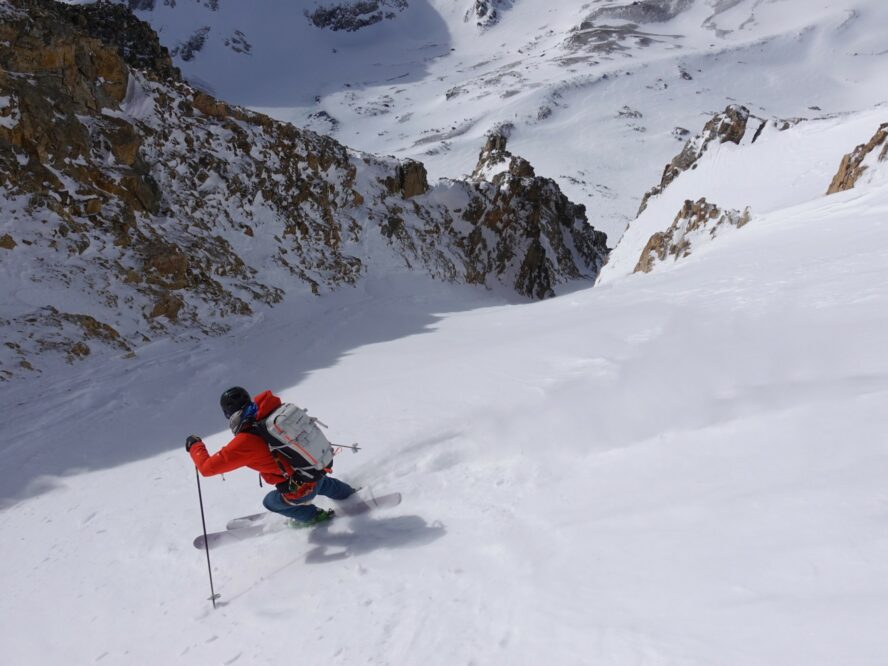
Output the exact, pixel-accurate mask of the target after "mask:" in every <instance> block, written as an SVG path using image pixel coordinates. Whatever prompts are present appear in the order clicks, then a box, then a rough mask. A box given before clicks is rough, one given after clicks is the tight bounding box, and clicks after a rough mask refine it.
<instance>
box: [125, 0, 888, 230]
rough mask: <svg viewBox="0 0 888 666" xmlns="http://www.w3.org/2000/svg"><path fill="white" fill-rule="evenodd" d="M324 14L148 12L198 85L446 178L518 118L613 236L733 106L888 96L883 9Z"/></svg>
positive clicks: (605, 5)
mask: <svg viewBox="0 0 888 666" xmlns="http://www.w3.org/2000/svg"><path fill="white" fill-rule="evenodd" d="M322 4H323V3H322ZM339 4H343V5H348V4H355V3H339ZM369 4H375V3H369ZM171 5H175V6H171ZM318 6H319V5H318V3H315V2H307V1H303V2H284V1H283V0H262V1H261V2H258V3H242V2H225V1H224V0H223V1H221V2H219V3H204V2H197V1H194V0H192V1H180V2H177V3H161V2H156V3H154V6H153V9H152V10H151V11H140V12H139V15H140V16H141V17H143V18H145V19H146V20H149V21H151V22H152V24H153V25H154V26H155V27H156V28H157V29H158V30H159V31H160V33H161V39H162V40H163V41H164V43H165V44H166V45H167V46H169V47H170V48H174V49H175V48H177V47H178V46H179V45H182V44H185V43H187V42H188V41H189V40H190V39H191V38H192V37H193V36H194V35H198V36H200V35H204V34H205V38H202V39H203V44H202V47H201V49H200V50H198V51H193V53H192V55H193V57H191V58H190V59H188V60H185V59H183V57H182V55H181V52H180V55H179V57H178V59H177V64H178V65H180V66H181V67H182V69H183V71H184V72H185V74H186V76H188V77H189V79H190V80H191V81H192V82H196V83H200V82H203V85H205V86H206V87H207V88H210V89H212V90H214V91H215V92H216V93H218V94H219V95H220V96H222V97H223V98H225V99H227V100H230V101H234V102H238V103H242V104H246V105H248V106H252V107H261V108H262V109H264V110H265V111H266V112H268V113H269V114H271V115H272V116H274V117H277V118H280V119H283V120H290V121H293V122H294V123H295V124H297V125H298V126H307V127H311V128H312V129H315V130H317V131H320V132H323V133H332V134H333V135H334V136H336V138H337V139H339V140H341V141H343V142H344V143H345V144H347V145H350V146H354V147H356V148H360V149H363V150H368V151H371V152H375V153H380V154H393V155H396V156H398V157H410V158H414V159H420V160H422V161H423V162H424V163H425V164H426V165H427V168H428V169H429V173H430V175H431V176H432V178H436V177H440V176H448V177H456V176H460V175H463V174H467V173H469V172H470V171H471V169H472V168H473V167H474V165H475V157H476V155H477V147H478V146H479V145H480V144H481V143H482V142H483V137H484V136H485V135H486V133H487V132H488V131H489V130H491V128H493V127H495V126H497V125H501V124H503V123H511V124H512V125H513V126H514V131H513V134H512V139H511V142H512V143H511V149H512V150H513V151H514V152H515V153H516V154H519V155H522V156H523V157H525V158H527V159H528V160H529V161H530V162H531V163H532V164H534V166H535V167H536V168H537V169H538V170H539V171H540V172H541V173H547V174H552V175H553V176H554V177H555V178H556V179H557V181H558V183H559V185H560V186H561V187H562V189H563V190H564V191H565V192H566V193H567V194H568V196H570V197H571V199H572V200H574V201H577V202H579V203H583V204H585V205H586V208H587V210H588V211H589V216H590V221H591V223H592V224H593V225H594V226H595V227H596V228H597V229H601V230H603V231H605V232H606V233H607V234H608V236H609V238H610V239H611V244H615V243H616V241H617V240H618V239H619V237H620V235H621V234H622V232H623V230H624V228H625V227H626V225H627V223H628V221H629V220H630V219H632V217H634V215H635V212H636V210H637V208H638V204H639V200H640V197H641V195H642V194H643V192H644V190H645V188H646V187H648V186H649V184H652V183H654V182H656V179H657V177H658V175H659V170H660V169H661V167H662V165H663V164H664V163H665V162H666V161H668V159H669V158H670V157H671V156H672V155H673V154H674V153H675V149H676V138H678V139H679V140H681V141H683V140H684V138H685V137H684V132H686V131H690V132H694V131H695V130H696V128H698V127H699V126H700V121H701V119H702V118H705V117H706V116H707V115H709V114H712V113H715V112H717V111H720V110H721V109H723V108H724V107H725V106H726V105H727V104H729V103H735V102H736V103H741V104H744V105H746V106H747V107H748V108H750V110H752V112H753V113H756V114H758V115H760V116H762V117H764V118H770V117H780V118H792V117H816V116H820V115H823V114H829V113H833V112H845V111H855V110H861V109H864V108H869V107H871V106H872V105H873V104H875V103H878V102H881V101H885V98H886V93H885V90H888V67H886V66H885V61H886V58H888V55H886V53H885V45H884V44H883V40H882V35H881V31H880V30H879V29H878V26H884V25H886V24H888V5H886V4H885V3H884V2H882V0H833V1H831V2H828V3H826V2H823V3H813V4H812V3H811V2H808V0H783V1H782V2H761V1H760V0H729V1H726V2H725V1H718V2H716V1H714V0H686V1H685V0H682V1H677V0H670V1H668V2H667V1H665V0H664V1H660V0H658V1H653V0H652V1H646V2H630V1H629V0H620V1H616V0H608V1H607V2H598V3H594V4H591V5H590V4H589V3H588V2H586V1H584V0H558V1H557V2H545V3H542V2H537V1H536V0H515V1H514V2H476V1H469V0H465V1H459V2H454V1H453V0H415V1H411V2H409V3H408V6H407V7H406V8H404V9H403V11H400V10H397V11H396V10H392V13H394V14H395V15H394V17H393V18H391V19H387V20H383V21H380V22H379V23H375V24H373V25H370V26H367V27H365V28H362V29H361V30H359V31H355V32H348V31H344V30H340V31H332V30H330V29H325V28H318V27H317V26H315V25H314V24H313V23H312V22H311V21H310V20H309V19H308V18H307V17H306V14H305V12H306V11H308V12H309V13H310V12H311V11H314V9H316V8H317V7H318ZM214 7H215V8H214ZM257 8H260V9H257ZM494 13H495V14H494ZM494 15H495V16H496V19H497V20H496V21H495V22H493V21H492V20H488V19H489V18H490V17H492V16H494ZM269 17H274V18H273V20H271V19H269ZM467 17H468V18H470V19H471V20H468V21H467V20H466V18H467ZM478 23H482V24H483V25H482V26H479V25H478ZM207 28H209V30H208V31H206V29H207ZM245 44H248V45H249V49H247V46H246V45H245ZM553 146H554V147H556V148H555V149H553Z"/></svg>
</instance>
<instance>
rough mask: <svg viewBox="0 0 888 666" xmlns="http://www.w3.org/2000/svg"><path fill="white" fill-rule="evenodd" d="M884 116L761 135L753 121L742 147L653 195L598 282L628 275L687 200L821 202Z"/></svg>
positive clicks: (712, 154)
mask: <svg viewBox="0 0 888 666" xmlns="http://www.w3.org/2000/svg"><path fill="white" fill-rule="evenodd" d="M886 118H888V107H886V106H880V107H877V108H876V109H873V110H872V111H867V112H864V113H859V114H853V115H850V116H848V115H842V116H838V117H834V118H829V119H822V120H817V121H808V122H802V123H799V124H798V125H795V126H794V127H790V128H789V129H786V130H783V131H780V130H779V129H778V128H776V127H775V126H774V125H773V124H768V125H766V126H765V128H764V129H763V130H762V132H761V133H760V134H759V135H758V136H756V128H757V127H758V123H752V121H750V123H751V125H754V126H751V127H750V128H749V129H748V130H747V132H746V134H745V135H744V137H743V140H742V141H741V143H740V145H736V144H734V143H731V142H726V143H719V142H717V141H714V142H712V143H711V144H709V146H708V148H707V150H706V151H705V152H704V153H703V156H702V157H701V158H700V160H699V161H698V162H697V166H696V168H694V169H692V170H688V171H685V172H684V173H682V174H681V175H680V176H678V178H676V179H675V181H673V182H672V183H670V184H669V186H668V187H666V189H665V190H664V192H663V193H662V194H660V195H659V196H655V197H652V198H651V199H650V201H649V202H648V205H647V207H646V208H645V210H644V211H643V212H642V213H641V214H640V215H639V216H638V218H637V219H635V220H633V221H632V222H631V223H630V224H629V228H628V229H627V230H626V232H625V233H624V235H623V237H622V239H621V240H620V243H619V244H618V246H617V247H616V248H615V250H614V251H613V252H611V254H610V256H609V258H608V263H607V266H606V267H605V268H604V270H603V271H602V273H601V276H600V278H599V282H601V283H606V282H608V281H611V280H613V279H616V278H619V277H621V276H625V275H628V274H630V273H631V272H632V271H633V270H634V269H635V265H636V263H637V262H638V258H639V256H640V254H641V251H642V249H643V248H644V246H645V244H646V243H647V241H648V239H649V238H650V237H651V235H652V234H654V233H656V232H658V231H662V230H663V229H665V228H666V227H667V226H669V223H670V222H671V221H672V220H673V218H675V215H676V214H677V213H678V211H679V209H681V207H682V203H683V202H684V201H685V200H687V199H691V200H696V199H698V198H699V197H706V199H707V200H708V201H709V202H711V203H715V204H717V205H718V206H720V207H721V208H731V209H739V210H743V209H746V208H749V210H750V213H751V214H752V215H758V214H763V213H770V212H773V211H775V210H780V209H784V208H787V207H790V206H794V205H796V204H800V203H804V202H807V201H811V200H812V199H816V198H818V197H822V196H824V195H825V194H826V191H827V189H828V188H829V185H830V181H831V180H832V178H833V176H835V174H836V170H837V168H838V166H839V164H840V163H841V161H842V157H843V156H844V155H845V154H846V153H848V152H849V151H850V150H851V149H852V148H853V147H854V146H857V145H859V144H862V143H866V142H867V141H868V140H869V139H870V138H871V137H872V136H873V134H874V133H875V131H876V129H878V127H879V125H880V124H881V123H882V122H884V121H885V119H886ZM875 158H876V155H873V156H872V161H873V162H875ZM873 166H876V165H875V164H874V165H873ZM870 171H871V174H872V177H873V178H876V179H877V180H876V182H883V183H884V182H885V178H884V177H883V178H878V174H879V171H878V169H871V170H870ZM869 175H870V174H868V176H869Z"/></svg>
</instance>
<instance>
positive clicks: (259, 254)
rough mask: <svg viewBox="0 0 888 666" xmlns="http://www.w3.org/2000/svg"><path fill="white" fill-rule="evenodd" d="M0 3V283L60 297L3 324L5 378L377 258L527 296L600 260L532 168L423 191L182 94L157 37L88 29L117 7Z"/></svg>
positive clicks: (257, 304)
mask: <svg viewBox="0 0 888 666" xmlns="http://www.w3.org/2000/svg"><path fill="white" fill-rule="evenodd" d="M4 6H5V7H7V8H9V11H7V12H6V14H5V16H4V21H3V23H2V25H0V68H2V69H0V146H2V148H3V150H2V151H0V189H2V190H3V194H4V197H3V199H2V206H3V208H4V210H3V211H2V212H3V218H2V219H3V220H5V221H4V222H2V223H0V237H2V241H0V270H2V271H3V275H4V279H6V278H7V277H9V279H10V280H13V279H15V280H16V281H18V280H20V279H24V278H20V277H19V274H21V273H22V271H23V269H24V268H27V270H25V271H24V272H25V273H28V274H34V275H38V274H39V278H36V277H35V278H34V279H39V280H40V281H41V283H42V285H43V287H42V289H43V290H44V291H43V292H41V293H46V291H45V290H49V291H50V292H52V293H56V292H57V293H62V292H64V293H68V294H70V295H72V296H76V297H74V298H68V299H61V298H60V299H59V300H58V301H54V302H49V301H47V300H46V299H45V298H41V297H26V298H23V299H21V302H17V303H16V304H15V307H11V308H10V309H9V310H4V313H5V314H4V315H3V316H2V321H0V327H2V328H3V329H4V337H5V338H6V339H7V340H8V341H9V343H8V344H7V345H6V347H5V348H4V350H3V356H0V363H2V367H0V374H2V375H3V376H7V377H8V376H12V375H13V374H14V372H16V371H17V370H16V368H27V367H36V366H38V365H39V363H38V362H36V361H35V359H37V358H38V357H39V355H40V354H41V353H42V352H45V351H46V350H57V351H59V352H62V353H65V354H67V355H68V356H69V358H72V359H75V358H79V357H82V356H83V355H85V354H87V353H89V351H90V345H92V346H99V347H101V346H109V347H111V348H113V349H123V350H137V349H138V346H139V345H140V344H142V343H144V342H145V341H147V340H150V339H152V338H154V337H156V336H158V335H164V336H167V335H174V336H181V335H194V334H197V333H202V334H212V333H218V332H221V331H224V330H226V329H227V328H228V326H229V325H230V322H231V317H232V316H237V315H246V314H249V313H250V312H252V311H254V310H256V309H257V308H262V307H267V306H270V305H273V304H275V303H277V302H279V301H280V300H281V299H282V297H283V295H284V294H285V293H286V292H290V291H294V290H305V291H309V290H310V291H312V292H314V293H321V292H323V291H325V290H330V289H335V288H337V287H339V286H341V285H344V284H351V283H354V282H356V281H357V280H358V279H360V278H361V277H362V276H363V275H365V274H366V273H367V272H368V271H369V270H372V266H373V263H374V260H375V258H377V257H378V256H379V253H380V252H388V253H395V254H396V255H397V256H400V257H401V259H402V260H403V262H404V263H405V264H406V265H409V266H411V267H413V268H415V269H417V270H422V271H425V272H427V273H429V274H430V275H432V276H434V277H436V278H439V279H443V280H450V281H464V282H470V283H476V284H487V285H490V286H493V285H495V284H503V285H507V286H509V287H510V288H513V289H516V290H517V291H518V292H520V293H522V294H525V295H528V296H531V297H537V298H542V297H545V296H549V295H552V294H553V292H554V287H555V286H556V285H557V284H558V283H559V282H563V281H565V280H567V279H572V278H580V277H590V278H594V276H595V275H596V274H597V272H598V270H599V268H600V266H601V264H602V262H603V259H604V256H605V254H606V247H605V238H604V235H603V234H600V233H598V232H595V231H594V230H593V229H592V228H591V227H589V226H588V224H587V222H586V218H585V210H584V209H583V208H582V207H581V206H575V205H574V204H572V203H571V202H569V201H568V200H567V199H566V197H564V195H563V194H562V193H561V192H560V190H559V189H558V187H557V185H556V184H555V183H554V182H553V181H551V180H549V179H545V178H540V177H537V176H535V175H533V171H532V169H530V170H529V171H527V170H523V171H521V172H518V173H510V174H508V176H507V177H506V176H503V177H502V178H498V179H494V181H495V182H490V181H486V180H484V179H482V178H478V179H476V180H474V181H442V182H440V183H438V184H436V185H433V186H430V185H429V184H428V182H427V180H428V179H427V177H426V175H425V169H424V167H423V166H422V165H421V164H420V163H418V162H412V161H406V162H399V161H397V160H395V159H392V158H377V157H374V156H371V155H366V154H362V153H358V152H355V151H351V150H349V149H347V148H345V147H344V146H342V145H340V144H338V143H337V142H335V141H333V140H332V139H330V138H328V137H323V136H320V135H317V134H315V133H313V132H309V131H303V130H299V129H297V128H295V127H293V126H291V125H288V124H285V123H279V122H275V121H272V120H271V119H269V118H267V117H265V116H262V115H260V114H256V113H252V112H249V111H246V110H243V109H240V108H237V107H232V106H229V105H227V104H225V103H223V102H221V101H219V100H217V99H214V98H213V97H210V96H208V95H206V94H203V93H200V92H198V91H195V90H194V89H192V88H191V87H189V86H188V85H187V84H185V83H184V82H182V81H181V80H180V78H179V76H178V71H177V70H175V69H174V68H172V65H171V61H170V58H169V54H168V53H167V52H166V50H165V49H163V47H160V46H159V45H158V44H157V41H156V36H154V39H153V40H150V39H147V40H137V41H133V42H132V43H131V42H129V41H126V40H121V39H118V37H120V36H121V34H122V32H120V31H113V30H104V29H103V30H98V31H97V32H96V33H94V34H93V33H90V32H89V30H91V29H92V28H93V26H96V25H99V26H102V25H105V26H107V25H112V24H113V17H114V16H116V15H117V13H118V12H120V11H121V10H123V11H126V10H125V9H124V8H122V6H117V5H108V4H100V5H93V6H89V7H88V8H80V7H69V6H66V5H61V4H56V3H53V2H49V1H48V0H16V1H15V3H14V5H0V8H3V7H4ZM105 11H107V12H109V13H108V14H107V15H106V14H103V12H105ZM84 16H87V17H88V18H84ZM125 20H126V21H137V20H136V19H133V18H132V17H129V18H127V19H125ZM138 23H141V22H138ZM142 25H143V26H144V24H142ZM145 29H147V26H145ZM152 34H153V33H152ZM128 63H138V64H139V66H141V67H142V69H131V67H130V65H129V64H128ZM528 166H529V165H528ZM21 293H30V290H29V289H23V290H21ZM84 347H86V349H84ZM23 364H27V365H23Z"/></svg>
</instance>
